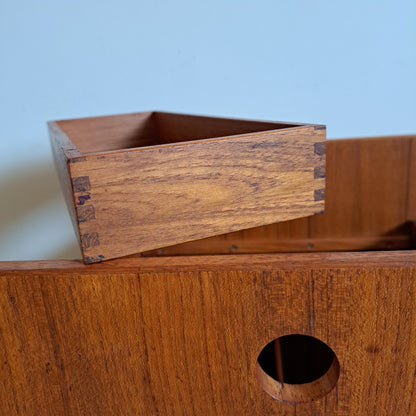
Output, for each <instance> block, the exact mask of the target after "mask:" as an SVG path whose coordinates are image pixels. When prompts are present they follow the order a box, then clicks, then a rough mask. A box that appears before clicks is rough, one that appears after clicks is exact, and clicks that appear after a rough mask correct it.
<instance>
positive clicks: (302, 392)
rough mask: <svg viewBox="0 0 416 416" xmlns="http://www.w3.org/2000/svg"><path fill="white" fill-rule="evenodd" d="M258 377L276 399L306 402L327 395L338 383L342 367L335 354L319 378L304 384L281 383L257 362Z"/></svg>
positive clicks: (265, 388) (288, 401)
mask: <svg viewBox="0 0 416 416" xmlns="http://www.w3.org/2000/svg"><path fill="white" fill-rule="evenodd" d="M255 373H256V379H257V381H258V383H259V384H260V386H261V388H262V389H263V390H264V391H265V392H266V393H268V394H270V396H272V397H273V398H274V399H277V400H280V401H282V402H286V403H305V402H311V401H314V400H317V399H319V398H321V397H324V396H326V395H327V394H328V393H329V392H330V391H331V390H332V389H333V388H334V387H335V385H336V384H337V381H338V378H339V373H340V367H339V362H338V359H337V357H336V356H335V355H334V359H333V360H332V364H331V366H330V367H329V369H328V371H327V372H326V373H325V374H324V375H323V376H322V377H320V378H318V379H317V380H314V381H312V382H310V383H304V384H289V383H281V382H279V381H277V380H275V379H274V378H272V377H270V376H269V375H268V374H266V373H265V371H264V370H263V369H262V368H261V366H260V364H259V363H258V362H256V369H255Z"/></svg>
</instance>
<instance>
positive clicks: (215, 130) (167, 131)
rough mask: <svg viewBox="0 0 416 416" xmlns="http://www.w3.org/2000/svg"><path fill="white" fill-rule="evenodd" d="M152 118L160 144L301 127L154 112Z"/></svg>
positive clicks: (298, 125)
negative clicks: (153, 117) (154, 121)
mask: <svg viewBox="0 0 416 416" xmlns="http://www.w3.org/2000/svg"><path fill="white" fill-rule="evenodd" d="M154 116H155V120H156V125H157V131H158V134H159V137H160V141H161V142H162V143H174V142H182V141H188V140H197V139H198V140H200V139H209V138H213V137H223V136H234V135H241V134H247V133H256V132H259V131H267V130H277V129H284V128H290V127H300V126H302V124H299V123H282V122H266V121H255V120H239V119H230V118H221V117H206V116H192V115H184V114H172V113H163V112H155V113H154Z"/></svg>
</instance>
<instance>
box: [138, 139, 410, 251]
mask: <svg viewBox="0 0 416 416" xmlns="http://www.w3.org/2000/svg"><path fill="white" fill-rule="evenodd" d="M415 140H416V139H415V136H393V137H380V138H367V139H354V140H350V139H349V140H330V141H327V143H326V147H327V160H326V169H327V172H326V196H325V212H324V213H322V214H319V215H315V216H313V217H309V218H300V219H295V220H293V221H290V222H288V221H285V222H281V223H277V224H271V225H266V226H262V227H257V228H253V229H248V230H244V231H240V232H238V233H232V234H225V235H222V236H217V237H211V238H209V239H205V240H200V241H194V242H189V243H185V244H181V245H176V246H172V247H165V248H163V249H161V250H158V251H152V252H149V253H145V255H152V256H153V255H181V254H198V253H206V254H208V253H256V252H275V251H281V252H288V251H326V250H329V251H333V250H344V251H346V250H363V249H371V250H375V249H378V250H380V249H406V248H409V246H410V236H409V235H408V233H407V227H404V223H405V222H406V221H407V220H411V219H412V216H413V217H416V179H415V178H416V151H415V149H416V145H415V143H416V142H415ZM411 146H412V147H411Z"/></svg>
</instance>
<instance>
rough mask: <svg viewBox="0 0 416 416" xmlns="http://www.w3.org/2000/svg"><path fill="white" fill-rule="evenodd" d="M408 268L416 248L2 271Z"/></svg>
mask: <svg viewBox="0 0 416 416" xmlns="http://www.w3.org/2000/svg"><path fill="white" fill-rule="evenodd" d="M377 266H380V267H407V268H413V269H416V250H404V251H402V250H400V251H366V252H325V253H276V254H232V255H206V256H175V257H136V258H121V259H115V260H109V261H106V262H102V263H95V264H91V265H85V264H84V263H82V260H81V259H80V260H37V261H3V262H0V272H18V271H22V270H26V271H30V270H32V271H36V270H39V271H47V270H50V271H56V270H61V271H65V270H67V271H76V272H86V273H93V272H107V271H108V272H114V271H117V272H131V273H137V272H141V271H143V272H146V271H151V272H158V271H168V272H169V271H172V272H174V271H178V270H179V271H182V270H183V271H216V270H224V269H227V270H235V271H238V270H253V271H255V270H271V269H279V270H294V269H303V270H308V269H322V268H351V269H357V268H366V267H377Z"/></svg>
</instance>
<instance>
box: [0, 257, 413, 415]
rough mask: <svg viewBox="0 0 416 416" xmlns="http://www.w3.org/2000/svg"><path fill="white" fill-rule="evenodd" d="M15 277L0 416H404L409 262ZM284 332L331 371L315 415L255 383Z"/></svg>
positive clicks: (133, 262)
mask: <svg viewBox="0 0 416 416" xmlns="http://www.w3.org/2000/svg"><path fill="white" fill-rule="evenodd" d="M123 265H124V266H123ZM23 268H25V269H26V270H20V271H19V270H17V267H16V263H13V262H9V263H2V264H1V269H2V272H0V380H1V382H0V414H4V415H10V416H11V415H25V416H31V415H53V416H55V415H70V416H77V415H114V414H120V415H155V414H158V415H169V416H171V415H192V416H194V415H202V416H210V415H213V416H214V415H265V414H267V415H283V416H284V415H293V416H294V415H296V416H302V415H328V416H329V415H331V416H334V415H345V416H346V415H371V414H374V415H377V416H379V415H380V416H384V415H385V416H391V415H413V414H416V407H415V406H416V397H415V394H414V391H415V381H416V378H415V374H416V256H415V252H414V251H403V252H375V253H370V252H366V253H305V254H292V255H289V254H277V255H240V256H238V255H234V256H207V257H200V256H195V257H188V258H185V257H182V258H181V257H179V258H135V259H120V260H114V261H110V262H108V263H101V264H97V265H91V266H85V265H82V264H80V262H56V263H48V262H30V263H26V264H24V267H23ZM42 268H43V270H42ZM291 333H298V334H305V335H311V336H315V337H317V338H318V339H320V340H322V341H323V342H325V343H326V344H327V345H328V346H330V347H331V348H332V349H333V351H334V352H335V354H336V356H337V358H338V360H339V364H340V369H341V374H340V378H339V381H338V383H337V385H336V387H335V388H334V389H333V390H332V391H331V392H330V393H329V394H328V395H327V396H325V398H323V399H320V400H317V401H316V402H312V403H304V404H298V405H291V404H285V403H282V402H279V401H277V400H274V399H273V398H272V397H270V396H269V395H268V394H266V393H265V392H264V391H263V390H262V388H261V387H260V385H259V384H258V382H257V379H256V375H255V368H256V360H257V356H258V354H259V352H260V351H261V350H262V348H263V347H264V346H265V345H266V344H267V343H269V342H270V341H271V340H273V339H275V338H277V337H280V336H282V335H286V334H291Z"/></svg>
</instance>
